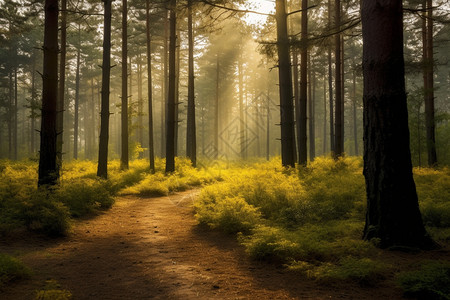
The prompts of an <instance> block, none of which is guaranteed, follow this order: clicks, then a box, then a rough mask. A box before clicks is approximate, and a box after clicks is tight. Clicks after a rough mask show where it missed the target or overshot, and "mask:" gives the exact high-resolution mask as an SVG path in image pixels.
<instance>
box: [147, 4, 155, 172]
mask: <svg viewBox="0 0 450 300" xmlns="http://www.w3.org/2000/svg"><path fill="white" fill-rule="evenodd" d="M145 3H146V19H145V25H146V31H147V93H148V156H149V161H150V171H151V172H152V173H155V146H154V141H153V84H152V53H151V51H152V48H151V40H152V39H151V38H152V36H151V31H150V0H146V1H145Z"/></svg>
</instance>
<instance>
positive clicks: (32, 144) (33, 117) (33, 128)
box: [30, 51, 61, 156]
mask: <svg viewBox="0 0 450 300" xmlns="http://www.w3.org/2000/svg"><path fill="white" fill-rule="evenodd" d="M31 72H32V73H31V101H30V109H31V129H30V154H31V155H33V156H34V152H35V150H36V146H35V144H36V143H35V131H36V112H35V110H36V104H37V103H36V51H33V67H32V70H31ZM60 135H61V134H60ZM57 139H58V138H57Z"/></svg>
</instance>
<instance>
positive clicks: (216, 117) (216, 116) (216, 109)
mask: <svg viewBox="0 0 450 300" xmlns="http://www.w3.org/2000/svg"><path fill="white" fill-rule="evenodd" d="M219 57H220V56H219V53H217V61H216V99H215V103H214V153H213V157H214V158H215V159H218V158H219V104H220V101H219V99H220V90H219V88H220V81H219V80H220V58H219Z"/></svg>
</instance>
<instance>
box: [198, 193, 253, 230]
mask: <svg viewBox="0 0 450 300" xmlns="http://www.w3.org/2000/svg"><path fill="white" fill-rule="evenodd" d="M194 206H195V209H196V212H197V214H196V217H197V220H198V221H199V222H200V223H202V224H207V225H208V226H210V227H211V228H219V229H220V230H223V231H225V232H227V233H237V232H249V231H250V229H252V228H253V227H255V226H256V225H257V224H258V223H260V222H261V220H260V218H261V214H260V212H259V211H258V209H257V208H255V207H254V206H252V205H250V204H248V203H247V202H245V200H244V199H243V198H241V197H232V198H231V197H227V198H225V199H216V200H215V201H214V202H213V203H209V202H207V201H202V200H199V201H196V202H195V204H194Z"/></svg>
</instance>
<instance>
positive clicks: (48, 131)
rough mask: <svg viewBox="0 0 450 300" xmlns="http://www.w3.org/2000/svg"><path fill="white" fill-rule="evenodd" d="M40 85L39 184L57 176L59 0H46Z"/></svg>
mask: <svg viewBox="0 0 450 300" xmlns="http://www.w3.org/2000/svg"><path fill="white" fill-rule="evenodd" d="M42 78H43V86H42V122H41V146H40V156H39V179H38V185H39V186H43V185H55V184H57V181H58V179H59V169H58V167H57V164H56V152H57V150H56V136H57V135H58V133H57V128H56V115H57V101H58V0H46V1H45V29H44V70H43V76H42Z"/></svg>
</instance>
